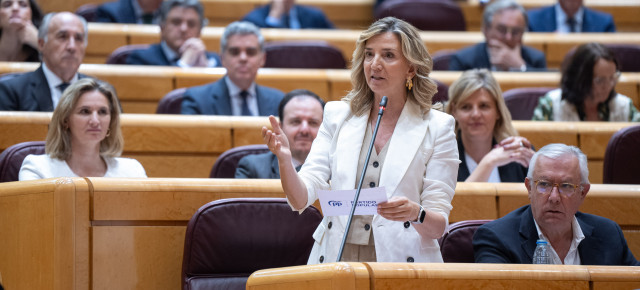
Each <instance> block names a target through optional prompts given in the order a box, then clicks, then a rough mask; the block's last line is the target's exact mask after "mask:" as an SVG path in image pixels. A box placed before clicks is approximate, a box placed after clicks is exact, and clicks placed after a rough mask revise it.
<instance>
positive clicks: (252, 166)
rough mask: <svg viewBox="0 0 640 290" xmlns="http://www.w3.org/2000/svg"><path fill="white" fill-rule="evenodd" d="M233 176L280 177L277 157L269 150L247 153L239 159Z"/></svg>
mask: <svg viewBox="0 0 640 290" xmlns="http://www.w3.org/2000/svg"><path fill="white" fill-rule="evenodd" d="M235 178H269V179H278V178H280V167H278V158H277V157H276V155H274V154H273V153H271V152H267V153H262V154H249V155H247V156H245V157H242V159H240V162H238V168H236V175H235Z"/></svg>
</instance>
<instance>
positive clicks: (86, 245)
mask: <svg viewBox="0 0 640 290" xmlns="http://www.w3.org/2000/svg"><path fill="white" fill-rule="evenodd" d="M526 196H527V194H526V189H525V187H524V185H523V184H507V183H504V184H492V183H458V185H457V188H456V195H455V197H454V199H453V207H454V209H453V211H452V213H451V222H454V221H457V218H461V217H463V218H464V219H480V218H482V219H485V218H497V217H501V216H503V215H504V214H506V213H507V212H508V211H509V209H510V208H513V209H515V208H517V207H519V206H521V205H524V204H526V203H527V202H528V201H527V198H526ZM231 197H283V193H282V187H281V186H280V182H279V181H278V180H235V179H164V178H157V179H156V178H149V179H127V178H57V179H55V178H53V179H43V180H35V181H22V182H8V183H0V232H2V233H3V238H2V239H0V272H2V275H3V283H4V286H5V287H6V288H7V289H54V290H57V289H65V290H66V289H178V288H179V287H180V269H181V265H182V253H183V246H184V235H185V229H186V224H187V222H188V220H189V219H190V218H191V216H192V215H193V213H195V211H196V210H197V209H198V208H199V207H200V206H202V205H204V204H205V203H207V202H209V201H212V200H217V199H222V198H231ZM479 198H482V199H484V201H483V202H482V203H476V201H478V200H479ZM491 201H493V202H491ZM472 207H475V209H474V210H473V211H471V210H469V209H470V208H472ZM581 209H582V210H583V211H584V212H589V213H594V214H598V215H601V216H604V217H608V218H611V219H613V220H614V221H616V222H618V223H619V224H620V225H621V227H622V228H623V231H624V235H625V237H626V239H627V241H628V244H629V247H630V249H631V250H632V251H633V252H635V253H636V254H637V253H639V252H640V235H639V234H638V233H639V232H640V230H639V229H640V212H639V211H640V189H639V188H638V187H637V186H630V185H593V186H592V191H591V192H590V193H589V194H588V195H587V198H586V200H585V203H584V204H583V206H582V208H581ZM403 265H408V266H410V267H421V266H419V265H423V264H403ZM434 265H435V264H434ZM325 266H326V265H325ZM439 266H440V265H439ZM439 266H438V267H439ZM444 267H454V266H444ZM461 267H462V268H465V267H482V266H481V265H474V266H471V265H467V266H461ZM360 269H361V268H360ZM433 269H434V270H433V271H435V272H433V273H434V274H433V275H436V276H429V275H427V276H423V275H422V274H420V275H417V276H414V277H422V278H425V277H432V278H435V277H437V276H438V275H440V274H435V273H440V272H438V271H437V270H435V268H433ZM503 269H507V268H503ZM607 269H612V268H607V267H605V268H599V269H598V271H600V272H598V275H596V276H592V277H598V279H600V280H598V281H599V282H598V283H600V282H602V283H605V282H612V283H618V282H623V281H624V282H625V283H637V282H638V279H639V277H640V275H638V274H635V273H636V272H633V273H634V274H633V275H632V274H629V273H627V274H624V273H610V272H608V270H607ZM626 269H628V270H629V269H632V268H626ZM477 270H478V268H476V271H477ZM633 271H635V270H633ZM506 272H509V271H506ZM561 272H564V271H560V273H561ZM307 274H309V273H307ZM361 274H362V273H361ZM476 275H481V274H479V273H476ZM522 275H524V276H522V277H525V276H526V277H531V276H528V275H533V274H532V273H530V274H522ZM619 275H622V276H619ZM462 276H464V275H462ZM462 276H459V277H460V278H462ZM313 277H314V276H313V275H310V274H309V275H306V276H305V279H307V280H312V279H315V278H313ZM315 277H317V276H315ZM376 277H377V278H376V279H378V278H381V279H382V277H384V275H377V276H376ZM612 277H616V278H615V279H614V278H612ZM475 279H476V280H477V279H478V278H477V276H476V278H475ZM552 279H555V278H552ZM542 280H547V279H542ZM363 281H369V279H368V278H367V279H365V280H363ZM434 281H436V280H433V281H432V282H433V283H435V282H434ZM376 282H380V283H387V282H382V280H376ZM485 282H486V281H485ZM430 283H431V282H430ZM141 285H144V286H141ZM456 285H457V284H456ZM561 285H563V286H566V285H564V284H561ZM625 285H626V287H629V285H634V287H638V286H637V284H625ZM376 287H378V286H376ZM379 287H382V286H379ZM607 287H613V286H611V285H607ZM289 289H299V288H297V287H293V288H289ZM310 289H315V288H310ZM323 289H328V288H323ZM340 289H343V288H340ZM344 289H347V288H344ZM366 289H368V288H366ZM376 289H381V288H376ZM382 289H383V288H382ZM408 289H414V288H413V287H408ZM609 289H611V288H609Z"/></svg>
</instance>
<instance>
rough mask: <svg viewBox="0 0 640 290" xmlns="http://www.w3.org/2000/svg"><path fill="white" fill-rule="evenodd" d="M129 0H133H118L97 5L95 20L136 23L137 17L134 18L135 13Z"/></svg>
mask: <svg viewBox="0 0 640 290" xmlns="http://www.w3.org/2000/svg"><path fill="white" fill-rule="evenodd" d="M131 1H135V0H118V1H113V2H107V3H104V4H102V5H100V6H98V10H96V19H95V21H96V22H107V23H137V22H138V19H137V18H136V13H135V11H134V10H133V4H131Z"/></svg>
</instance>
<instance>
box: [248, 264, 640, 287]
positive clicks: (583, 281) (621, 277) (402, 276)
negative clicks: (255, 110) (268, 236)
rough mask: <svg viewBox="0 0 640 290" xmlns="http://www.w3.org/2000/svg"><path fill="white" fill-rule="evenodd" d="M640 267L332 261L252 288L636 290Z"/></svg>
mask: <svg viewBox="0 0 640 290" xmlns="http://www.w3.org/2000/svg"><path fill="white" fill-rule="evenodd" d="M639 285H640V267H637V266H636V267H622V266H607V267H602V266H600V267H599V266H573V265H514V264H455V263H445V264H440V263H417V264H411V263H344V262H342V263H329V264H319V265H308V266H296V267H284V268H274V269H265V270H260V271H256V272H254V273H253V274H252V275H251V276H250V277H249V280H248V281H247V289H248V290H262V289H269V290H279V289H283V290H286V289H341V290H342V289H354V290H355V289H357V290H365V289H376V290H386V289H541V288H542V289H584V290H589V289H630V288H634V287H639Z"/></svg>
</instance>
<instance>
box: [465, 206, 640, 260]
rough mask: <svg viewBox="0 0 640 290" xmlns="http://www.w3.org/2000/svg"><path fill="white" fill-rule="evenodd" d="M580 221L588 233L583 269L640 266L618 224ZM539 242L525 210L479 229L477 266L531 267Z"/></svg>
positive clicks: (591, 217)
mask: <svg viewBox="0 0 640 290" xmlns="http://www.w3.org/2000/svg"><path fill="white" fill-rule="evenodd" d="M576 218H577V219H578V223H579V224H580V228H581V229H582V232H583V233H584V240H582V242H580V245H578V253H579V255H580V262H581V264H582V265H636V266H638V265H640V263H638V261H637V260H636V259H635V257H634V256H633V254H632V253H631V251H630V250H629V247H628V246H627V241H626V240H625V238H624V235H623V234H622V230H621V229H620V227H619V226H618V225H617V224H616V223H615V222H614V221H612V220H610V219H607V218H603V217H599V216H596V215H591V214H586V213H581V212H578V213H576ZM537 239H538V232H537V230H536V226H535V224H534V222H533V214H532V212H531V206H530V205H526V206H523V207H521V208H519V209H517V210H515V211H512V212H511V213H509V214H507V215H506V216H504V217H502V218H499V219H497V220H495V221H492V222H489V223H487V224H484V225H483V226H481V227H480V228H478V230H477V231H476V233H475V235H474V236H473V250H474V256H475V260H476V263H503V264H507V263H514V264H531V263H532V261H533V260H532V259H533V251H534V250H535V248H536V241H537Z"/></svg>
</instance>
